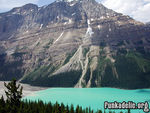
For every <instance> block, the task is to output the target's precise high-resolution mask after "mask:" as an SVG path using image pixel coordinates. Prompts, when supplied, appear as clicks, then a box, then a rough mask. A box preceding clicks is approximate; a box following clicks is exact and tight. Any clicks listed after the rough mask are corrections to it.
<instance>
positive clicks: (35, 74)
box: [0, 0, 150, 89]
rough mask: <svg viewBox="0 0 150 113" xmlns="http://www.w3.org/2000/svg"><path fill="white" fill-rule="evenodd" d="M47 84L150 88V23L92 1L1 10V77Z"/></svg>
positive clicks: (74, 0)
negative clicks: (136, 19) (7, 10)
mask: <svg viewBox="0 0 150 113" xmlns="http://www.w3.org/2000/svg"><path fill="white" fill-rule="evenodd" d="M14 77H15V78H17V80H19V81H21V82H23V83H28V84H31V85H38V86H49V87H117V88H126V89H137V88H150V26H148V25H146V24H144V23H142V22H138V21H135V20H134V19H132V18H131V17H129V16H127V15H123V14H120V13H117V12H115V11H113V10H111V9H108V8H106V7H104V6H103V5H102V4H100V3H97V2H96V1H94V0H57V1H55V2H53V3H51V4H49V5H47V6H43V7H38V6H36V5H34V4H27V5H24V6H22V7H17V8H14V9H12V10H11V11H9V12H6V13H1V14H0V80H11V79H12V78H14Z"/></svg>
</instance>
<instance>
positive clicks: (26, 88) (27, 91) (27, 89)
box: [0, 81, 50, 99]
mask: <svg viewBox="0 0 150 113" xmlns="http://www.w3.org/2000/svg"><path fill="white" fill-rule="evenodd" d="M4 82H5V83H8V82H10V81H0V98H1V96H2V95H3V97H4V99H5V98H6V96H5V90H6V88H5V86H4ZM17 83H18V82H17ZM19 84H20V85H21V86H23V96H22V97H25V96H28V95H31V94H33V93H35V92H37V91H41V90H45V89H48V88H50V87H37V86H31V85H29V84H23V83H19Z"/></svg>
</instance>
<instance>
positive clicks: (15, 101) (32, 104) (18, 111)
mask: <svg viewBox="0 0 150 113" xmlns="http://www.w3.org/2000/svg"><path fill="white" fill-rule="evenodd" d="M4 86H5V87H6V88H7V91H5V94H6V97H7V99H6V100H5V99H4V98H3V96H2V97H1V98H0V113H102V111H101V110H98V111H97V112H94V111H93V110H91V108H86V109H83V108H82V107H81V106H77V107H74V106H73V105H71V106H68V105H66V106H65V105H64V104H63V103H61V104H59V103H57V102H56V103H55V104H52V103H51V102H49V103H44V102H43V101H40V100H39V101H30V100H21V98H22V90H23V87H22V86H20V84H19V85H17V84H16V80H12V81H11V82H9V83H8V84H6V83H4ZM104 113H105V112H104ZM109 113H112V112H109ZM113 113H114V112H113Z"/></svg>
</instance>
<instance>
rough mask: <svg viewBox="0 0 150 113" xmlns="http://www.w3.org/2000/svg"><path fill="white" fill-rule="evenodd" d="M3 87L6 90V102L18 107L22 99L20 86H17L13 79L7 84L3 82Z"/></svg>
mask: <svg viewBox="0 0 150 113" xmlns="http://www.w3.org/2000/svg"><path fill="white" fill-rule="evenodd" d="M4 86H5V87H6V88H7V91H5V93H6V96H7V101H8V102H10V104H12V105H15V106H19V104H20V102H21V98H22V90H23V87H22V86H20V84H18V85H17V84H16V80H15V79H14V80H12V81H11V82H9V83H8V84H6V83H5V82H4Z"/></svg>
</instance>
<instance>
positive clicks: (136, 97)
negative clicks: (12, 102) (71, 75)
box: [24, 88, 150, 113]
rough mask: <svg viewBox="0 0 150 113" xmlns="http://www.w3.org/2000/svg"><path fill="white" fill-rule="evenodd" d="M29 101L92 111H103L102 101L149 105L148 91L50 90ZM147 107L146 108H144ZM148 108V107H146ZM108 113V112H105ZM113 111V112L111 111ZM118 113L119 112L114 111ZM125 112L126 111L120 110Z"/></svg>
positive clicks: (38, 93)
mask: <svg viewBox="0 0 150 113" xmlns="http://www.w3.org/2000/svg"><path fill="white" fill-rule="evenodd" d="M24 99H29V100H33V101H34V100H42V101H44V102H50V101H51V102H52V103H56V101H57V102H58V103H61V102H63V103H64V104H65V105H71V104H73V105H74V106H77V105H80V106H82V107H83V108H86V107H89V106H90V107H91V108H92V109H93V110H95V111H96V110H97V109H101V110H103V111H104V101H108V102H114V101H117V102H123V101H125V102H128V101H133V102H136V103H138V102H145V101H147V102H148V103H149V104H150V89H140V90H122V89H115V88H84V89H81V88H51V89H46V90H42V91H38V92H36V93H33V94H32V95H29V96H27V97H25V98H24ZM145 107H147V106H145ZM148 108H150V106H148ZM105 111H110V110H108V109H107V110H105ZM112 111H114V110H112ZM115 111H116V112H119V111H120V110H115ZM121 111H123V112H126V111H127V110H121ZM131 113H144V111H143V110H139V109H137V110H131Z"/></svg>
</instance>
